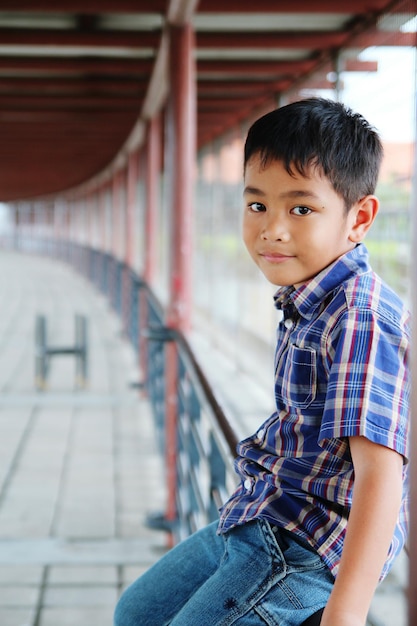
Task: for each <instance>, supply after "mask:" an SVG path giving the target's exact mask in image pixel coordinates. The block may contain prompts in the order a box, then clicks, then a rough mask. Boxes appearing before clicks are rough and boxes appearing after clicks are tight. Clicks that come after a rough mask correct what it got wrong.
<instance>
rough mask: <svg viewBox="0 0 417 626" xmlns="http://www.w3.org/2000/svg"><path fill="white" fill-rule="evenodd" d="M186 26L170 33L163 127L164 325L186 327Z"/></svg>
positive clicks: (189, 119) (189, 164)
mask: <svg viewBox="0 0 417 626" xmlns="http://www.w3.org/2000/svg"><path fill="white" fill-rule="evenodd" d="M193 52H194V31H193V29H192V26H191V25H189V24H187V25H185V26H180V27H177V26H172V27H171V29H170V67H169V75H170V101H169V107H168V124H169V129H168V131H169V137H170V141H171V146H170V160H171V162H170V166H171V168H172V196H171V197H172V205H171V237H172V239H171V276H170V307H169V316H168V317H169V319H168V322H169V324H170V325H171V326H173V327H175V328H179V329H181V330H184V331H187V330H189V328H190V326H191V286H192V231H193V228H192V216H193V191H194V173H195V167H196V137H195V135H196V85H195V83H196V70H195V61H194V54H193Z"/></svg>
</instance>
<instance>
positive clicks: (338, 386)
mask: <svg viewBox="0 0 417 626" xmlns="http://www.w3.org/2000/svg"><path fill="white" fill-rule="evenodd" d="M275 306H276V307H277V309H280V310H282V313H283V317H282V320H281V322H280V323H279V327H278V331H277V348H276V355H275V381H276V382H275V400H276V408H277V410H276V412H274V413H273V415H272V416H271V417H270V418H269V419H268V420H267V421H266V422H265V423H264V424H263V425H262V426H261V427H260V428H259V429H258V431H257V432H256V434H254V435H253V436H252V437H249V438H248V439H245V440H243V441H241V442H240V443H239V445H238V447H237V453H238V457H237V459H236V461H235V467H236V471H237V473H238V475H239V477H240V479H241V480H240V485H239V487H238V488H237V490H236V491H235V493H234V494H233V495H232V497H231V498H230V499H229V500H228V502H226V504H225V505H224V506H223V508H222V509H221V517H220V523H219V533H222V532H225V531H227V530H228V529H230V528H232V527H233V526H236V525H239V524H243V523H245V522H248V521H250V520H253V519H255V518H263V519H266V520H268V521H270V522H271V523H272V524H275V525H278V526H280V527H283V528H286V529H287V530H290V531H292V532H294V533H296V534H297V535H300V536H301V537H303V538H304V539H307V540H308V541H309V543H310V544H311V545H312V546H313V547H314V548H315V549H316V550H317V552H318V553H319V554H320V556H321V557H322V559H323V560H324V561H325V563H326V564H327V565H328V567H329V568H330V569H331V570H332V572H333V574H335V575H336V574H337V569H338V565H339V562H340V557H341V553H342V548H343V540H344V535H345V532H346V525H347V520H348V515H349V511H350V507H351V502H352V492H353V482H354V473H353V465H352V459H351V456H350V451H349V444H348V439H347V438H348V437H352V436H358V435H361V436H364V437H367V438H368V439H369V440H370V441H373V442H375V443H378V444H381V445H384V446H387V447H389V448H391V449H393V450H395V451H397V452H398V453H399V454H401V455H403V456H404V458H405V459H407V456H408V452H407V429H408V414H409V391H410V389H409V370H408V367H407V351H408V345H409V338H410V328H409V314H408V312H407V311H406V309H405V308H404V306H403V304H402V302H401V301H400V299H399V298H398V296H396V295H395V293H394V292H393V291H392V290H391V289H390V288H389V287H388V286H387V285H385V284H384V283H383V282H382V281H381V280H380V278H379V277H378V276H377V275H376V274H375V273H374V272H373V271H372V270H371V268H370V266H369V263H368V253H367V250H366V248H365V246H364V245H363V244H360V245H358V246H357V247H356V248H355V249H354V250H352V251H351V252H348V253H347V254H345V255H344V256H343V257H341V258H340V259H338V260H336V261H335V262H334V263H333V264H332V265H330V266H329V267H328V268H326V269H324V270H323V271H322V272H321V273H319V274H318V275H317V276H316V277H315V278H314V279H313V280H311V281H309V282H308V283H307V284H306V285H303V286H302V287H300V288H298V289H295V288H294V287H284V288H281V289H279V290H278V292H277V293H276V294H275ZM407 467H408V466H407V464H406V463H404V497H403V504H402V508H401V512H400V515H399V519H398V523H397V527H396V531H395V535H394V538H393V541H392V544H391V547H390V551H389V554H388V558H387V561H386V563H385V566H384V570H383V572H382V575H381V579H382V578H383V577H384V576H385V574H386V573H387V571H388V570H389V568H390V566H391V564H392V561H393V560H394V558H395V556H396V555H397V554H398V553H399V551H400V550H401V548H402V547H403V544H404V541H405V537H406V531H407V505H406V498H407V489H406V483H407V480H406V473H407Z"/></svg>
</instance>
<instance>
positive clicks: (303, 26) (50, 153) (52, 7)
mask: <svg viewBox="0 0 417 626" xmlns="http://www.w3.org/2000/svg"><path fill="white" fill-rule="evenodd" d="M408 4H410V3H408ZM397 5H398V6H397V7H396V3H392V2H387V1H386V0H361V1H360V0H337V1H335V0H317V1H314V0H312V1H308V0H292V1H290V0H256V1H255V2H254V1H253V0H252V1H250V2H249V0H200V2H196V1H195V0H188V1H187V0H183V1H181V0H91V1H90V0H84V2H82V1H79V0H35V1H33V0H26V1H25V0H9V1H8V0H2V2H1V4H0V201H3V202H8V201H12V200H16V199H24V198H32V197H37V196H44V195H49V194H53V193H56V192H58V191H62V190H66V189H71V188H73V187H75V186H77V185H79V184H81V183H83V182H85V181H87V180H89V179H90V178H92V177H94V176H96V175H98V174H100V172H103V171H104V170H105V169H106V168H107V167H108V166H109V164H110V163H112V162H113V160H114V158H115V156H116V155H117V154H118V153H119V152H120V150H121V149H122V147H123V146H124V145H126V142H127V141H128V138H129V137H130V138H131V137H132V131H133V130H134V129H136V130H137V128H138V119H139V120H140V119H144V118H146V117H149V116H150V115H152V113H153V112H154V110H153V109H155V110H157V108H158V107H159V106H160V102H157V97H154V95H153V94H154V93H155V85H153V89H151V88H150V85H151V78H152V76H153V75H154V81H153V82H154V83H155V77H156V78H158V77H157V75H156V74H155V72H156V70H155V61H156V59H157V57H158V51H159V50H160V47H161V41H162V39H163V37H164V36H165V37H166V34H165V35H164V34H163V33H164V32H165V31H166V25H167V23H168V21H170V22H172V21H174V22H175V21H178V20H180V19H183V15H184V13H185V12H187V11H188V13H189V14H190V15H191V21H192V23H193V25H194V27H195V31H196V67H197V98H198V99H197V126H198V128H197V137H198V145H199V146H200V147H201V146H203V145H204V144H205V143H207V142H209V141H211V140H213V139H215V138H216V137H218V136H219V135H221V134H222V133H224V132H225V131H226V130H227V129H229V128H231V127H233V126H234V125H235V124H236V123H238V122H239V121H240V120H243V119H245V117H247V116H249V115H250V114H251V111H253V110H254V109H255V108H257V107H259V106H261V105H262V104H263V103H265V102H268V101H271V100H272V99H276V98H277V97H278V96H279V94H282V93H285V92H287V91H288V90H289V89H291V88H292V87H294V86H296V85H300V84H305V85H306V86H309V87H318V86H325V85H326V84H327V85H328V86H330V83H329V82H328V80H329V72H331V71H332V70H335V68H336V65H337V63H338V61H337V59H338V58H339V60H340V56H338V52H339V50H341V49H343V50H345V51H346V53H344V56H343V69H346V70H353V71H361V70H362V71H372V70H375V69H376V67H375V66H374V65H373V64H372V62H366V63H365V62H361V61H359V60H358V54H359V53H360V52H361V51H362V50H363V49H364V48H366V47H368V46H370V45H381V44H382V43H384V44H385V45H386V44H387V43H388V45H390V40H389V25H388V26H387V24H386V23H385V25H384V26H381V24H382V23H381V21H380V20H379V19H378V18H379V16H380V15H381V14H382V13H383V12H384V10H385V9H386V8H387V7H388V6H389V7H390V8H391V9H394V10H396V11H397V12H398V13H400V12H401V8H402V7H401V5H400V3H397ZM181 16H182V17H181ZM409 17H410V15H407V14H406V13H404V21H405V20H406V19H409ZM394 44H395V45H415V33H410V32H403V33H399V32H398V30H397V32H395V38H394V37H393V38H392V45H394ZM330 78H331V75H330ZM156 91H157V90H156ZM161 91H162V92H163V89H162V90H161V89H160V92H161ZM139 125H140V122H139Z"/></svg>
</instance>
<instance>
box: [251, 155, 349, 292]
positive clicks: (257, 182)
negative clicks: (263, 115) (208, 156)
mask: <svg viewBox="0 0 417 626" xmlns="http://www.w3.org/2000/svg"><path fill="white" fill-rule="evenodd" d="M244 182H245V190H244V202H245V208H244V218H243V239H244V242H245V244H246V247H247V249H248V251H249V253H250V255H251V257H252V258H253V260H254V261H255V263H256V264H257V265H258V266H259V268H260V269H261V271H262V272H263V274H264V275H265V277H266V278H267V279H268V280H269V281H270V282H271V283H273V284H274V285H279V286H287V285H294V286H295V287H298V286H300V285H302V284H303V283H305V282H307V281H308V280H309V279H311V278H313V277H314V276H316V275H317V274H318V273H319V272H320V271H321V270H323V269H324V268H325V267H327V266H328V265H330V263H332V262H333V261H335V260H336V259H337V258H338V257H340V256H341V255H343V254H344V253H345V252H347V251H348V250H351V249H352V248H354V247H355V245H356V243H355V241H357V239H356V240H355V237H354V236H353V237H352V239H350V237H351V236H352V234H353V229H354V223H355V215H356V211H355V207H352V209H351V210H350V211H349V212H346V210H345V206H344V202H343V200H342V198H341V197H340V196H339V195H338V194H337V193H336V192H335V190H334V189H333V187H332V185H331V183H330V182H329V180H328V179H327V178H326V177H325V176H322V175H320V171H319V170H317V169H315V168H311V169H310V172H309V176H308V177H303V176H301V175H300V174H298V173H297V172H296V171H294V174H293V175H292V176H291V175H290V174H288V172H287V171H286V169H285V167H284V166H283V164H282V163H281V161H271V162H270V163H268V164H267V165H266V167H263V166H262V165H261V162H260V159H259V157H258V156H257V155H254V156H253V157H251V158H250V159H249V161H248V163H247V165H246V170H245V180H244Z"/></svg>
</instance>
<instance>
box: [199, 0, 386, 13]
mask: <svg viewBox="0 0 417 626" xmlns="http://www.w3.org/2000/svg"><path fill="white" fill-rule="evenodd" d="M391 4H392V2H389V1H387V0H367V1H366V2H364V0H338V1H337V2H335V0H315V1H314V2H312V1H311V0H292V2H277V1H276V0H257V1H256V2H253V1H252V0H228V2H226V3H225V2H223V0H200V2H199V5H198V13H199V14H200V13H348V14H352V13H368V12H374V11H376V12H379V11H382V10H383V9H385V8H386V7H389V6H390V5H391Z"/></svg>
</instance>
